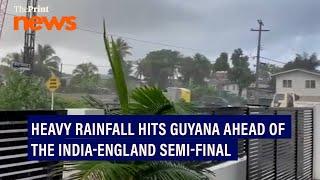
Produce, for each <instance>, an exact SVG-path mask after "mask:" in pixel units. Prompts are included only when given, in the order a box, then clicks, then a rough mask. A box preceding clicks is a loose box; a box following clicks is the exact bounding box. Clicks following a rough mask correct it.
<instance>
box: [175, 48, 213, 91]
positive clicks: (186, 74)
mask: <svg viewBox="0 0 320 180" xmlns="http://www.w3.org/2000/svg"><path fill="white" fill-rule="evenodd" d="M178 67H179V73H180V74H181V76H182V83H183V85H185V86H190V85H191V83H193V84H196V85H201V86H203V85H205V81H204V80H205V78H208V77H209V76H210V73H211V63H210V61H209V59H208V58H206V57H205V56H203V55H201V54H199V53H197V54H195V55H194V57H192V58H191V57H186V58H182V59H181V60H180V62H179V66H178Z"/></svg>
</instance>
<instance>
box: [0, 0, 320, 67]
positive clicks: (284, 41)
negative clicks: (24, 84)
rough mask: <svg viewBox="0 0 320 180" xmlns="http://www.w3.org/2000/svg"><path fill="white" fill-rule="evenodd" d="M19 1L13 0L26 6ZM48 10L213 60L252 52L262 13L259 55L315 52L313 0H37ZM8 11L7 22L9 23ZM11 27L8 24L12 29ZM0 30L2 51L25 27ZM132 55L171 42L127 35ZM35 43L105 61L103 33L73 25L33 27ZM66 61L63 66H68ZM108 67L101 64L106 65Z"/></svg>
mask: <svg viewBox="0 0 320 180" xmlns="http://www.w3.org/2000/svg"><path fill="white" fill-rule="evenodd" d="M24 3H25V2H24V0H11V3H10V4H9V10H8V11H10V12H13V5H14V4H22V5H24ZM40 3H41V5H48V6H49V8H51V10H52V12H51V13H50V15H58V16H62V15H76V16H77V17H78V20H77V21H78V25H79V26H81V27H82V28H89V29H92V30H95V31H101V23H102V19H103V17H104V18H106V20H107V23H108V29H109V31H110V32H111V33H114V34H119V35H123V36H126V37H131V38H136V39H142V40H149V41H154V42H163V43H169V44H172V45H175V46H183V47H190V48H193V49H197V50H191V49H188V48H186V49H180V48H177V50H179V51H181V52H182V53H183V54H185V55H192V54H194V53H195V52H197V51H200V53H202V54H205V55H206V56H208V57H209V58H211V59H212V60H214V59H215V57H216V56H217V55H218V54H219V53H220V52H222V51H226V52H230V53H231V52H232V50H233V49H235V48H238V47H241V48H243V49H244V51H245V52H246V53H247V54H249V55H252V56H254V55H255V47H256V41H257V33H254V32H250V28H255V27H256V26H257V22H256V20H257V19H258V18H261V19H263V21H264V22H265V28H268V29H271V31H270V32H267V33H264V34H263V49H264V50H263V52H262V54H263V56H267V57H270V58H275V59H283V61H288V60H289V59H291V58H292V57H293V55H294V54H295V53H299V52H302V51H307V52H310V53H311V52H319V50H318V49H319V45H318V44H317V42H318V40H319V39H320V33H319V32H320V31H319V30H320V23H317V17H319V15H320V11H318V7H320V1H318V0H304V1H300V0H282V1H278V0H268V1H252V0H242V1H237V0H224V1H221V0H219V1H218V0H197V1H195V0H187V1H186V0H161V1H159V0H50V1H49V0H43V1H40ZM11 18H12V17H9V16H8V18H7V23H6V27H10V26H12V19H11ZM11 29H12V28H11ZM11 29H10V28H7V29H6V30H5V31H4V37H3V39H2V40H1V42H0V50H1V51H0V56H1V55H3V54H5V53H7V52H9V51H12V50H17V49H21V48H22V43H23V33H21V32H13V30H11ZM127 41H128V42H129V44H130V45H131V46H132V47H133V50H132V51H133V56H132V57H129V58H130V59H138V58H142V57H143V56H145V54H146V53H147V52H149V51H151V50H156V49H162V48H171V49H174V48H173V47H165V46H161V45H156V44H147V43H143V42H137V41H134V40H132V39H127ZM37 42H38V43H41V44H44V43H48V44H52V45H53V46H54V47H55V48H56V49H57V53H58V55H59V56H61V57H62V58H63V61H64V62H65V63H68V64H78V63H80V62H83V61H88V60H91V61H93V62H94V63H96V64H98V65H103V66H108V63H107V61H106V59H105V52H104V49H103V44H102V43H103V42H102V37H101V35H98V34H94V33H88V32H84V31H80V30H77V31H76V32H46V31H42V32H39V33H38V34H37ZM71 69H72V68H71V67H70V68H69V69H67V71H69V72H70V71H71ZM104 72H106V70H104Z"/></svg>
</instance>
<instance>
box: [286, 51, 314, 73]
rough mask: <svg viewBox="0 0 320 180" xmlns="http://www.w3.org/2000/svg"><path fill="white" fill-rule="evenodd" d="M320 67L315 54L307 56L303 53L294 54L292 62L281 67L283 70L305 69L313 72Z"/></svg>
mask: <svg viewBox="0 0 320 180" xmlns="http://www.w3.org/2000/svg"><path fill="white" fill-rule="evenodd" d="M319 66H320V60H319V59H318V57H317V55H316V54H315V53H313V54H311V55H309V54H308V53H306V52H304V53H303V54H296V57H295V59H294V61H290V62H288V63H287V64H285V65H284V66H283V70H290V69H306V70H311V71H314V70H316V69H317V67H319Z"/></svg>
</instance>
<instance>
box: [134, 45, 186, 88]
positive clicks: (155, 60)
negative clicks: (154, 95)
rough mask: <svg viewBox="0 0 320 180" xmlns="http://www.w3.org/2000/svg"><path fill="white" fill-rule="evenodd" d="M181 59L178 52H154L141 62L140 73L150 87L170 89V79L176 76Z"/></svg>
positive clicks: (164, 50)
mask: <svg viewBox="0 0 320 180" xmlns="http://www.w3.org/2000/svg"><path fill="white" fill-rule="evenodd" d="M181 58H182V56H181V55H180V53H179V52H178V51H172V50H166V49H163V50H160V51H152V52H149V53H148V54H147V56H146V57H145V58H144V59H142V61H141V62H140V64H139V66H140V67H139V71H141V72H142V75H143V76H144V77H145V80H146V81H147V82H148V84H149V85H152V86H158V87H160V88H163V89H164V88H166V87H168V85H169V78H171V77H173V76H174V70H175V68H176V65H177V63H178V62H179V61H180V60H181Z"/></svg>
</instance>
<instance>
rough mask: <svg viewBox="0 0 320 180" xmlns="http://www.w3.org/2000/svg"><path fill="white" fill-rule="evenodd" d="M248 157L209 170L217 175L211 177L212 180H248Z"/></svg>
mask: <svg viewBox="0 0 320 180" xmlns="http://www.w3.org/2000/svg"><path fill="white" fill-rule="evenodd" d="M246 163H247V160H246V157H244V158H241V159H239V160H238V161H227V162H225V163H222V164H219V165H217V166H214V167H211V168H209V170H211V171H213V172H214V173H215V176H214V177H213V176H210V179H211V180H246V174H247V170H246Z"/></svg>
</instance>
